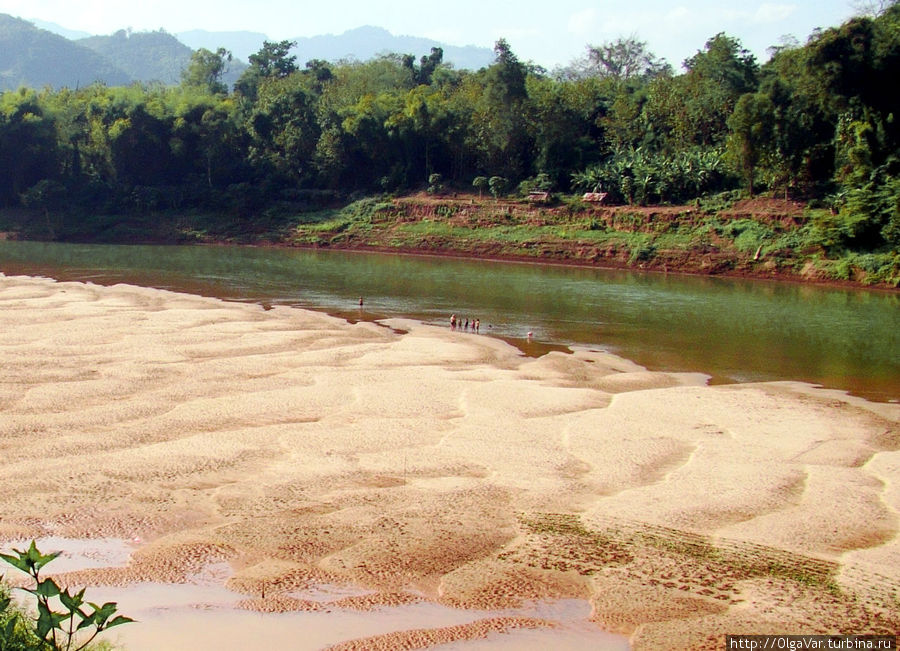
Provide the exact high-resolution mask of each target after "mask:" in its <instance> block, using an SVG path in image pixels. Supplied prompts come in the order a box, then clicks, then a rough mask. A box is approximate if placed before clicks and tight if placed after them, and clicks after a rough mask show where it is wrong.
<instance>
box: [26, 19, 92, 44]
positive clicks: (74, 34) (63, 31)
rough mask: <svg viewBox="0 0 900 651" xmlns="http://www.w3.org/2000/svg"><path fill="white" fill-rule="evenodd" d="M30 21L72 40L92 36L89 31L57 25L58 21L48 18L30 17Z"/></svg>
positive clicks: (38, 26) (40, 27) (36, 25)
mask: <svg viewBox="0 0 900 651" xmlns="http://www.w3.org/2000/svg"><path fill="white" fill-rule="evenodd" d="M28 22H30V23H31V24H33V25H34V26H35V27H37V28H39V29H46V30H47V31H48V32H53V33H54V34H59V35H60V36H65V37H66V38H67V39H69V40H70V41H77V40H78V39H79V38H87V37H88V36H91V34H89V33H88V32H82V31H79V30H77V29H67V28H65V27H63V26H62V25H57V24H56V23H50V22H47V21H46V20H38V19H37V18H29V19H28Z"/></svg>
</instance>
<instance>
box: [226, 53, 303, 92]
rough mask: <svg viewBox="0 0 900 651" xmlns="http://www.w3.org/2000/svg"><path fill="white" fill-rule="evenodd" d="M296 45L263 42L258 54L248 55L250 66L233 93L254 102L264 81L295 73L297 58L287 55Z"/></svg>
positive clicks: (238, 81) (236, 84)
mask: <svg viewBox="0 0 900 651" xmlns="http://www.w3.org/2000/svg"><path fill="white" fill-rule="evenodd" d="M296 45H297V42H296V41H279V42H277V43H275V42H272V41H263V46H262V48H260V50H259V52H257V53H256V54H251V55H250V57H249V61H250V66H249V67H248V68H247V69H246V70H245V71H244V73H243V74H242V75H241V78H240V79H238V80H237V83H235V85H234V90H235V92H237V93H238V94H240V95H241V96H243V97H246V98H247V99H249V100H251V101H255V100H256V93H257V90H258V89H259V85H260V83H262V81H263V80H264V79H283V78H284V77H287V76H288V75H291V74H293V73H294V72H296V71H297V64H296V63H295V62H296V60H297V57H296V56H294V55H291V54H289V53H290V50H291V48H292V47H294V46H296Z"/></svg>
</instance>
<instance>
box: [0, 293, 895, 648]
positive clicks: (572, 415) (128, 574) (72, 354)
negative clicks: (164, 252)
mask: <svg viewBox="0 0 900 651" xmlns="http://www.w3.org/2000/svg"><path fill="white" fill-rule="evenodd" d="M0 305H2V308H3V309H2V310H0V322H2V327H0V348H2V350H3V359H4V382H3V383H2V385H0V405H2V410H0V432H2V436H0V448H2V455H0V468H2V471H0V487H2V491H0V514H2V515H0V538H2V540H5V541H10V540H18V539H23V538H31V537H39V538H40V537H46V536H57V537H64V538H72V539H83V538H101V537H105V538H116V539H122V540H127V541H135V540H136V541H138V542H137V543H135V548H134V551H133V552H132V553H131V561H130V563H129V565H127V566H126V567H124V568H121V567H111V568H107V569H102V568H100V569H97V568H95V569H90V570H81V571H77V572H75V573H71V574H69V575H68V579H69V580H71V581H72V582H73V583H75V584H78V585H88V586H98V585H107V586H122V585H130V584H137V583H146V582H172V583H191V582H192V581H194V580H195V578H196V577H197V576H204V577H205V578H206V580H209V578H210V577H211V576H212V577H219V578H218V580H219V581H220V582H221V583H224V584H226V585H227V587H229V588H231V589H232V590H236V591H238V592H240V593H241V594H243V595H244V599H243V600H242V601H241V602H240V604H239V606H238V607H239V608H240V609H243V610H246V611H249V612H277V611H288V610H294V611H303V610H309V609H314V608H321V607H322V606H321V603H320V602H316V601H315V600H313V599H310V598H307V597H304V596H303V595H306V594H308V593H309V591H311V590H314V589H315V587H316V586H319V585H341V586H351V587H353V588H354V589H359V590H360V591H361V593H360V594H356V596H352V597H346V598H341V599H335V600H334V602H332V603H329V604H328V608H332V609H335V610H341V611H343V610H345V609H346V610H348V611H352V612H362V613H369V614H370V615H371V617H373V618H378V617H379V611H378V610H377V609H376V610H371V609H372V608H374V607H378V606H397V605H402V604H405V603H410V602H424V603H428V602H434V603H438V604H442V605H444V606H449V607H453V608H462V609H479V610H484V611H494V610H501V609H509V608H513V607H516V606H519V605H521V604H522V603H523V601H528V600H554V599H575V600H584V601H587V602H589V603H590V605H591V615H590V617H591V620H592V621H593V622H594V624H595V625H596V627H597V628H598V629H602V630H607V631H611V632H615V633H620V634H623V635H626V636H628V637H629V639H630V641H631V644H632V645H633V648H635V649H650V648H653V649H665V648H671V649H685V648H697V649H702V648H710V649H712V648H715V649H719V648H721V645H722V644H723V640H724V635H725V634H726V633H737V632H742V633H785V632H792V633H795V632H803V633H839V632H841V633H878V632H884V633H892V632H895V631H896V630H898V628H900V604H898V603H897V601H896V590H897V588H898V585H900V569H898V568H900V541H898V538H897V530H898V526H900V525H898V520H900V517H898V511H900V494H898V493H897V486H900V456H898V454H900V453H898V452H897V449H898V448H900V438H898V437H900V406H898V405H896V404H876V403H869V402H865V401H863V400H860V399H855V398H851V397H848V396H846V395H844V394H841V393H838V392H831V391H823V390H817V389H814V388H812V387H809V386H807V385H801V384H796V383H784V382H781V383H765V384H744V385H729V386H707V385H706V383H705V378H704V377H703V376H698V375H692V374H673V373H651V372H647V371H646V370H644V369H642V368H640V367H638V366H636V365H635V364H632V363H630V362H628V361H626V360H622V359H620V358H616V357H613V356H611V355H608V354H605V353H600V352H596V351H590V350H578V351H576V352H575V353H574V354H563V353H550V354H547V355H544V356H543V357H540V358H537V359H533V358H527V357H524V356H523V355H521V354H520V352H519V351H518V350H516V349H515V348H513V347H511V346H509V345H507V344H506V343H504V342H502V341H500V340H498V339H495V338H492V337H488V336H483V335H482V336H478V335H473V334H470V333H469V334H467V333H460V332H451V331H449V330H448V329H443V328H435V327H427V326H423V325H420V324H418V323H415V322H410V321H402V320H391V321H389V322H388V323H386V324H385V325H388V326H390V327H382V326H380V325H378V324H372V323H357V324H348V323H346V322H344V321H341V320H339V319H335V318H332V317H329V316H326V315H322V314H318V313H313V312H307V311H303V310H297V309H290V308H285V307H278V306H275V307H273V308H272V309H268V310H266V309H262V308H261V307H259V306H257V305H248V304H238V303H227V302H222V301H219V300H216V299H208V298H200V297H196V296H189V295H184V294H175V293H171V292H165V291H160V290H151V289H141V288H137V287H131V286H123V285H118V286H114V287H98V286H94V285H85V284H80V283H55V282H53V281H49V280H42V279H32V278H22V277H3V276H0ZM210 568H213V569H217V568H218V571H212V570H211V569H210ZM90 595H91V591H90V588H89V589H88V596H89V597H90ZM316 603H319V605H318V606H316ZM123 612H124V614H129V613H128V612H125V611H123ZM531 619H535V618H531ZM531 619H530V620H529V621H528V622H524V621H521V620H515V621H513V620H510V621H506V620H503V621H499V622H493V623H488V622H484V621H482V622H481V623H478V622H474V623H472V624H471V625H460V626H449V627H443V628H439V629H435V630H432V631H431V632H430V633H421V632H411V631H410V630H409V629H396V630H392V631H390V632H389V633H386V634H385V635H387V637H381V638H379V639H378V640H375V641H373V640H359V639H357V640H355V641H354V639H353V637H352V632H350V633H349V635H350V637H348V638H347V639H346V640H344V642H346V644H347V645H349V646H347V647H346V648H363V647H365V648H376V647H377V645H382V646H384V647H385V648H389V647H391V646H396V645H397V644H399V643H401V642H403V641H406V640H426V641H427V640H432V641H434V640H435V639H440V640H445V639H450V638H453V639H456V638H457V637H458V638H459V639H468V637H471V636H473V635H480V634H481V633H482V632H484V633H487V632H491V631H493V632H494V633H497V632H498V631H499V632H502V631H509V630H514V629H515V628H516V627H518V626H532V625H534V626H555V625H558V622H555V621H554V620H553V617H552V616H551V617H547V616H545V617H544V619H543V620H542V621H541V622H534V621H531ZM536 619H538V620H541V617H540V616H538V617H537V618H536ZM273 621H274V620H273ZM272 625H273V626H274V625H275V624H274V623H273V624H272ZM131 626H132V627H133V628H132V632H131V633H130V634H131V635H135V636H139V635H140V632H139V631H140V624H135V625H131ZM498 627H499V628H498ZM448 636H449V637H448ZM466 636H468V637H466ZM197 644H198V642H197V641H196V640H194V639H192V640H191V641H190V645H191V646H192V648H201V647H198V646H197ZM353 645H355V646H353ZM310 648H316V647H310Z"/></svg>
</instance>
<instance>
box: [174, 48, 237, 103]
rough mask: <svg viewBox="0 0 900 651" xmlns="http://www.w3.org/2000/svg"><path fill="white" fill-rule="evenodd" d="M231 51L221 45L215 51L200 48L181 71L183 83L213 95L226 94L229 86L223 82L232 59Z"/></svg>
mask: <svg viewBox="0 0 900 651" xmlns="http://www.w3.org/2000/svg"><path fill="white" fill-rule="evenodd" d="M231 58H232V57H231V52H229V51H228V50H226V49H225V48H222V47H220V48H219V49H218V50H216V51H215V52H211V51H210V50H207V49H206V48H200V49H199V50H196V51H195V52H194V53H193V54H192V55H191V62H190V64H188V67H187V68H185V69H184V70H183V71H182V73H181V83H182V85H183V86H185V87H187V88H197V89H200V90H203V91H205V92H207V93H210V94H212V95H225V94H227V93H228V86H227V85H225V84H224V83H222V75H223V74H225V67H226V65H227V64H228V62H230V61H231Z"/></svg>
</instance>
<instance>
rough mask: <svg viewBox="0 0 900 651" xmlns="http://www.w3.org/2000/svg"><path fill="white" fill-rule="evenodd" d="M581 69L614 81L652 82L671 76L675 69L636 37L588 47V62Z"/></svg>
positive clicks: (590, 74) (589, 73)
mask: <svg viewBox="0 0 900 651" xmlns="http://www.w3.org/2000/svg"><path fill="white" fill-rule="evenodd" d="M582 66H583V69H584V74H587V75H589V76H597V77H600V78H608V79H614V80H615V81H626V80H629V79H635V78H643V79H653V78H654V77H658V76H660V75H670V74H672V66H671V65H669V63H668V62H667V61H666V60H665V59H660V58H658V57H657V56H656V55H655V54H653V53H652V52H650V51H649V50H648V49H647V43H646V42H644V41H639V40H637V38H636V37H634V36H630V37H628V38H619V39H617V40H615V41H607V42H606V43H603V44H602V45H588V46H587V61H586V62H585V63H583V64H582Z"/></svg>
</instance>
